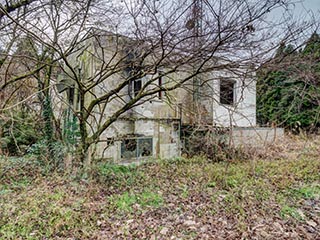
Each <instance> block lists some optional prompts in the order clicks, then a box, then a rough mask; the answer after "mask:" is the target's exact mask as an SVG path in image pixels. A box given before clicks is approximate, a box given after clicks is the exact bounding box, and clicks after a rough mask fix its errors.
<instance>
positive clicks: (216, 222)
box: [0, 138, 320, 239]
mask: <svg viewBox="0 0 320 240" xmlns="http://www.w3.org/2000/svg"><path fill="white" fill-rule="evenodd" d="M319 146H320V144H319V138H317V139H314V140H313V141H312V142H305V141H304V140H301V139H300V140H297V138H294V139H293V140H291V141H288V142H286V141H284V142H282V143H281V144H277V145H276V146H272V147H270V148H269V149H268V150H266V153H265V155H264V158H263V159H250V160H247V161H238V160H236V159H233V160H232V161H227V162H226V161H223V162H218V163H213V162H211V161H208V160H207V159H205V158H202V157H198V158H191V159H185V158H177V159H172V160H161V161H159V162H152V163H146V164H144V165H140V166H134V165H130V166H116V165H110V164H100V165H97V166H95V167H94V168H92V169H91V178H86V179H81V180H75V179H72V177H70V175H66V176H62V175H57V173H55V174H51V173H50V175H48V174H47V173H46V171H45V170H44V169H43V166H42V165H41V164H38V161H37V159H35V158H3V157H2V158H1V160H0V208H1V213H0V239H43V238H46V239H67V238H72V239H126V238H130V239H158V238H163V239H168V238H171V237H175V238H180V239H217V238H221V239H227V238H229V239H240V238H247V239H250V238H257V239H274V238H278V239H317V238H319V226H320V225H319V224H320V208H319V204H320V176H319V170H320V161H319V158H318V157H319V156H318V153H319V151H320V149H319ZM260 155H261V154H260ZM269 157H270V159H269ZM271 159H272V160H271ZM275 159H276V160H275Z"/></svg>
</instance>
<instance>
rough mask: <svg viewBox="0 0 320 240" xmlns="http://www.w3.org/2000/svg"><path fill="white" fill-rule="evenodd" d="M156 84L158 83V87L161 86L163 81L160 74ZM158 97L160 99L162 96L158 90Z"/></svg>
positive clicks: (161, 92)
mask: <svg viewBox="0 0 320 240" xmlns="http://www.w3.org/2000/svg"><path fill="white" fill-rule="evenodd" d="M158 84H159V88H162V84H163V82H162V76H159V78H158ZM158 97H159V99H162V97H163V91H159V93H158Z"/></svg>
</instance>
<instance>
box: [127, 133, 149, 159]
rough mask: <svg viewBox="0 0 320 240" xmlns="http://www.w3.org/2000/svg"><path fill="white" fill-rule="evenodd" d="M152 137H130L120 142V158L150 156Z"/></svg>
mask: <svg viewBox="0 0 320 240" xmlns="http://www.w3.org/2000/svg"><path fill="white" fill-rule="evenodd" d="M152 147H153V145H152V138H131V139H125V140H123V141H122V142H121V158H123V159H131V158H139V157H149V156H152V153H153V151H152Z"/></svg>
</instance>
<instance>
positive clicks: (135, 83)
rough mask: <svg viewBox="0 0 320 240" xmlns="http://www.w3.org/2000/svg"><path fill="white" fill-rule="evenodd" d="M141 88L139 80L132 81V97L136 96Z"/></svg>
mask: <svg viewBox="0 0 320 240" xmlns="http://www.w3.org/2000/svg"><path fill="white" fill-rule="evenodd" d="M141 88H142V81H141V79H138V80H135V81H133V93H134V96H137V95H138V94H139V92H140V91H141Z"/></svg>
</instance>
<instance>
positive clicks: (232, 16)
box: [0, 0, 305, 165]
mask: <svg viewBox="0 0 320 240" xmlns="http://www.w3.org/2000/svg"><path fill="white" fill-rule="evenodd" d="M290 2H292V1H289V0H288V1H283V0H272V1H267V0H266V1H234V0H228V1H223V2H222V1H209V0H193V1H191V0H190V1H169V0H167V1H157V0H151V1H134V0H132V1H129V0H128V1H126V0H124V1H121V2H117V1H112V0H110V1H77V2H75V1H29V2H26V4H25V5H28V7H27V9H26V10H25V11H24V12H23V14H22V15H18V16H13V13H12V12H11V11H8V10H5V8H4V7H1V10H2V13H3V18H4V17H5V18H6V19H7V23H5V25H3V27H2V30H3V31H8V29H13V28H15V29H17V30H16V31H15V32H17V31H18V32H19V34H20V33H21V34H22V35H28V37H31V38H32V39H33V41H35V42H36V44H38V45H39V48H40V50H39V51H40V55H41V56H43V57H42V58H38V59H37V64H36V65H35V66H34V67H33V68H31V69H30V70H29V71H27V72H24V73H23V74H21V75H19V76H15V77H12V78H10V79H8V80H5V81H4V83H1V85H0V89H2V90H3V89H4V88H6V87H7V86H8V85H10V84H12V83H14V82H17V81H20V80H22V79H25V78H26V77H28V76H33V77H35V79H38V81H39V80H41V81H40V82H41V84H42V89H41V91H43V94H44V96H45V99H47V100H49V99H51V95H50V91H49V89H51V86H53V85H56V84H60V85H59V86H60V88H61V89H60V90H61V91H62V90H66V91H64V93H66V92H67V94H66V95H68V97H69V99H68V100H66V98H65V97H62V95H59V94H58V95H57V96H60V97H61V99H60V101H61V102H63V101H64V102H66V105H68V108H69V110H70V111H71V112H72V113H73V114H74V116H75V117H76V118H77V119H78V120H77V121H78V123H79V134H80V142H79V144H78V145H76V148H77V149H76V152H77V159H76V162H77V163H78V164H80V165H81V164H82V163H83V161H84V160H85V159H87V158H88V157H89V156H90V154H94V146H95V145H96V144H97V143H98V142H99V141H100V140H101V137H102V136H103V135H108V131H109V130H110V128H111V127H112V126H113V125H114V124H115V122H116V121H117V120H119V119H125V120H126V121H130V120H132V119H139V116H138V115H139V113H137V112H138V111H137V108H138V107H139V106H140V105H142V104H145V103H148V102H150V101H154V100H157V99H159V98H163V99H161V101H164V102H167V103H168V105H170V106H171V108H172V109H173V111H176V112H178V113H177V114H176V119H178V118H180V119H181V118H184V119H187V121H189V122H190V123H195V122H201V123H207V122H211V123H212V117H210V118H211V119H206V118H204V117H202V115H204V114H203V113H205V112H206V111H207V105H210V104H208V102H210V101H211V102H212V101H215V99H214V98H213V96H214V94H215V93H216V92H215V91H216V89H215V87H216V85H215V83H216V82H217V80H220V79H221V78H223V77H224V78H235V76H236V77H237V78H239V79H242V84H241V85H240V86H239V87H240V88H243V89H245V87H246V86H247V85H248V84H250V82H252V81H254V78H253V76H254V73H255V65H256V64H259V63H261V62H262V61H263V60H264V59H265V57H266V56H268V55H270V51H272V50H274V49H275V48H276V47H277V44H275V43H274V41H277V40H279V39H283V38H287V39H289V38H290V36H294V37H297V36H298V33H299V32H300V30H301V28H299V27H300V26H299V27H293V26H291V27H288V25H286V26H287V27H288V28H287V30H286V31H283V30H282V29H281V31H279V29H280V28H277V25H275V24H281V22H277V23H275V22H274V21H273V22H270V20H268V18H267V16H268V13H269V12H271V11H272V10H274V9H276V8H286V7H287V6H288V4H290ZM28 8H30V9H32V11H27V10H28ZM304 27H305V26H304ZM8 54H9V55H10V51H7V55H8ZM56 68H58V69H60V70H62V71H63V74H61V75H59V78H60V79H59V80H61V81H58V79H57V78H58V75H57V74H54V71H55V70H54V69H56ZM61 76H62V77H61ZM248 79H249V80H248ZM248 81H249V82H248ZM239 98H241V96H239ZM182 99H183V101H182ZM182 103H183V104H182ZM235 105H236V104H235ZM186 109H188V111H187V110H186ZM227 110H228V111H229V112H231V113H232V114H233V113H235V114H236V112H237V106H233V107H232V108H227ZM232 114H231V116H232ZM178 115H179V116H178ZM159 116H161V114H160V115H159ZM140 118H143V116H140ZM160 118H161V117H160ZM107 138H108V137H107Z"/></svg>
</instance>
